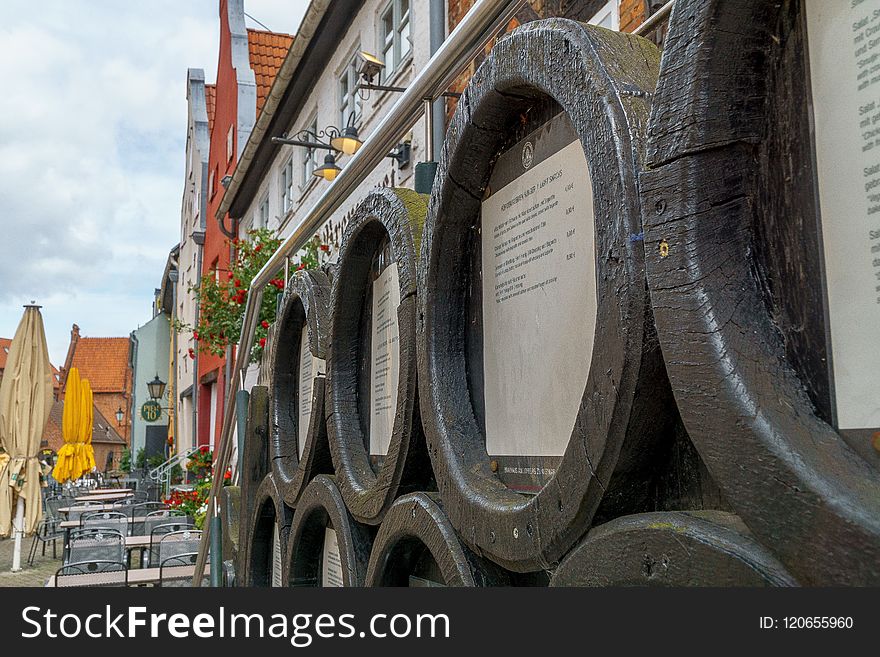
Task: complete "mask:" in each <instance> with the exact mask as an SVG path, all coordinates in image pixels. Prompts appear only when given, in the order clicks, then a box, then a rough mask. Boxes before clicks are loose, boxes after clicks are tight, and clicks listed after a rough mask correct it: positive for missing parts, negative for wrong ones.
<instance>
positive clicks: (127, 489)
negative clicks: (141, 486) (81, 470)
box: [85, 488, 134, 495]
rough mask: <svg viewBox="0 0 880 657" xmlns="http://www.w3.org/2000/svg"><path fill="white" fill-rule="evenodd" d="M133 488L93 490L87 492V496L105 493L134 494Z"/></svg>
mask: <svg viewBox="0 0 880 657" xmlns="http://www.w3.org/2000/svg"><path fill="white" fill-rule="evenodd" d="M133 492H134V489H132V488H91V489H89V490H87V491H85V494H86V495H102V494H104V493H133Z"/></svg>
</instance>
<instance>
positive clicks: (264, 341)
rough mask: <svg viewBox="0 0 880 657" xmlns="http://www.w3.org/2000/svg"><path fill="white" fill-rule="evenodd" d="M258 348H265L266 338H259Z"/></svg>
mask: <svg viewBox="0 0 880 657" xmlns="http://www.w3.org/2000/svg"><path fill="white" fill-rule="evenodd" d="M260 346H261V347H265V346H266V338H260Z"/></svg>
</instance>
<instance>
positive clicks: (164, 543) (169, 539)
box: [150, 525, 202, 567]
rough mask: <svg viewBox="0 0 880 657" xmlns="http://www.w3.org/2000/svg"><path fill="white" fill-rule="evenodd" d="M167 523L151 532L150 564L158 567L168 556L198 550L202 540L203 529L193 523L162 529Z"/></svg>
mask: <svg viewBox="0 0 880 657" xmlns="http://www.w3.org/2000/svg"><path fill="white" fill-rule="evenodd" d="M165 527H167V525H160V526H159V527H156V528H155V529H154V530H153V533H152V534H150V566H152V567H156V566H159V565H161V563H162V562H163V561H164V560H165V559H167V558H168V557H176V556H178V555H180V554H186V553H187V552H198V551H199V542H200V541H201V540H202V530H200V529H194V528H193V527H192V525H183V526H182V528H181V529H175V530H173V531H162V532H161V533H157V530H162V529H164V528H165Z"/></svg>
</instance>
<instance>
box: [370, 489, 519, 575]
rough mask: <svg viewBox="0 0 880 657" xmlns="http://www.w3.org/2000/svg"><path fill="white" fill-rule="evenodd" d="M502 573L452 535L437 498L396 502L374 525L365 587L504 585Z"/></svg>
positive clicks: (415, 497)
mask: <svg viewBox="0 0 880 657" xmlns="http://www.w3.org/2000/svg"><path fill="white" fill-rule="evenodd" d="M509 584H510V579H509V577H508V575H507V573H506V572H505V571H504V570H503V569H501V568H499V567H498V566H496V565H495V564H493V563H491V562H489V561H486V560H485V559H481V558H480V557H478V556H477V555H476V554H474V553H473V552H472V551H471V550H469V549H468V548H467V546H465V545H464V544H463V543H462V542H461V541H460V540H459V538H458V536H456V534H455V530H454V529H453V528H452V525H451V524H450V523H449V520H448V519H447V517H446V514H445V513H444V511H443V507H442V505H441V501H440V497H439V496H438V495H436V494H432V493H410V494H409V495H404V496H403V497H401V498H399V499H398V500H397V501H396V502H395V503H394V505H393V506H392V507H391V509H390V510H389V511H388V514H387V515H386V516H385V520H384V521H383V522H382V525H381V526H380V527H379V533H378V534H377V535H376V541H375V543H374V544H373V552H372V554H371V555H370V564H369V567H368V569H367V586H508V585H509Z"/></svg>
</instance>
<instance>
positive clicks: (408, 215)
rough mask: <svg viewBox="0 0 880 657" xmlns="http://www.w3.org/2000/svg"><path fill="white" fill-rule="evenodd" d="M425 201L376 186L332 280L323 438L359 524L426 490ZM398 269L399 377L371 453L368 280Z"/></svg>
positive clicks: (346, 239)
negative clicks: (421, 325) (421, 391)
mask: <svg viewBox="0 0 880 657" xmlns="http://www.w3.org/2000/svg"><path fill="white" fill-rule="evenodd" d="M425 203H426V197H424V196H422V195H419V194H416V193H415V192H413V191H410V190H406V189H384V188H378V189H375V190H373V191H372V192H370V194H369V195H368V196H367V197H366V198H365V199H364V201H363V202H362V203H361V204H360V205H359V206H358V208H357V210H356V211H355V214H354V216H353V217H352V218H351V220H350V221H349V223H348V225H347V226H346V229H345V233H344V235H343V240H342V246H341V248H340V252H339V260H338V263H337V268H336V274H335V278H334V281H333V304H332V326H331V340H330V342H331V347H330V352H329V355H328V362H327V404H328V407H329V408H328V420H327V424H328V427H327V428H328V434H329V438H330V448H331V452H332V455H333V464H334V466H335V471H336V476H337V478H338V482H339V488H340V490H341V492H342V496H343V498H344V499H345V503H346V505H347V506H348V509H349V510H350V511H351V514H352V516H354V517H355V518H356V519H357V520H358V521H359V522H364V523H367V524H378V523H379V522H381V521H382V517H383V516H384V515H385V512H386V511H387V510H388V507H390V506H391V503H392V502H393V501H394V498H395V497H397V496H398V495H399V494H401V493H404V492H407V491H410V490H413V489H418V488H426V487H429V486H432V485H433V484H432V482H431V477H432V472H431V464H430V460H429V458H428V456H427V452H426V449H425V444H424V434H423V432H422V427H421V422H420V420H419V403H418V391H417V387H416V348H415V323H416V317H415V312H416V275H417V274H416V269H417V263H418V258H417V253H418V247H419V240H420V237H421V231H422V225H423V222H424V218H425V207H426V206H425ZM394 264H396V265H397V271H398V275H399V288H400V290H399V291H400V305H399V306H398V308H397V309H396V312H397V320H398V325H399V332H400V338H399V376H398V379H397V386H398V388H397V397H396V399H395V400H393V401H392V404H393V405H394V408H395V409H396V410H395V414H394V419H393V427H392V431H391V439H390V445H389V447H388V452H387V454H386V455H384V456H382V457H377V456H376V455H373V456H371V454H370V449H369V445H370V425H371V421H373V417H374V414H373V412H372V411H373V406H372V405H373V400H372V398H371V371H372V370H371V366H372V360H371V338H372V335H371V334H372V331H373V322H372V318H371V315H372V303H373V302H372V296H373V295H372V289H373V288H372V284H373V279H374V278H375V277H376V276H377V275H378V274H379V273H380V271H384V270H385V269H386V267H390V266H392V265H394Z"/></svg>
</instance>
